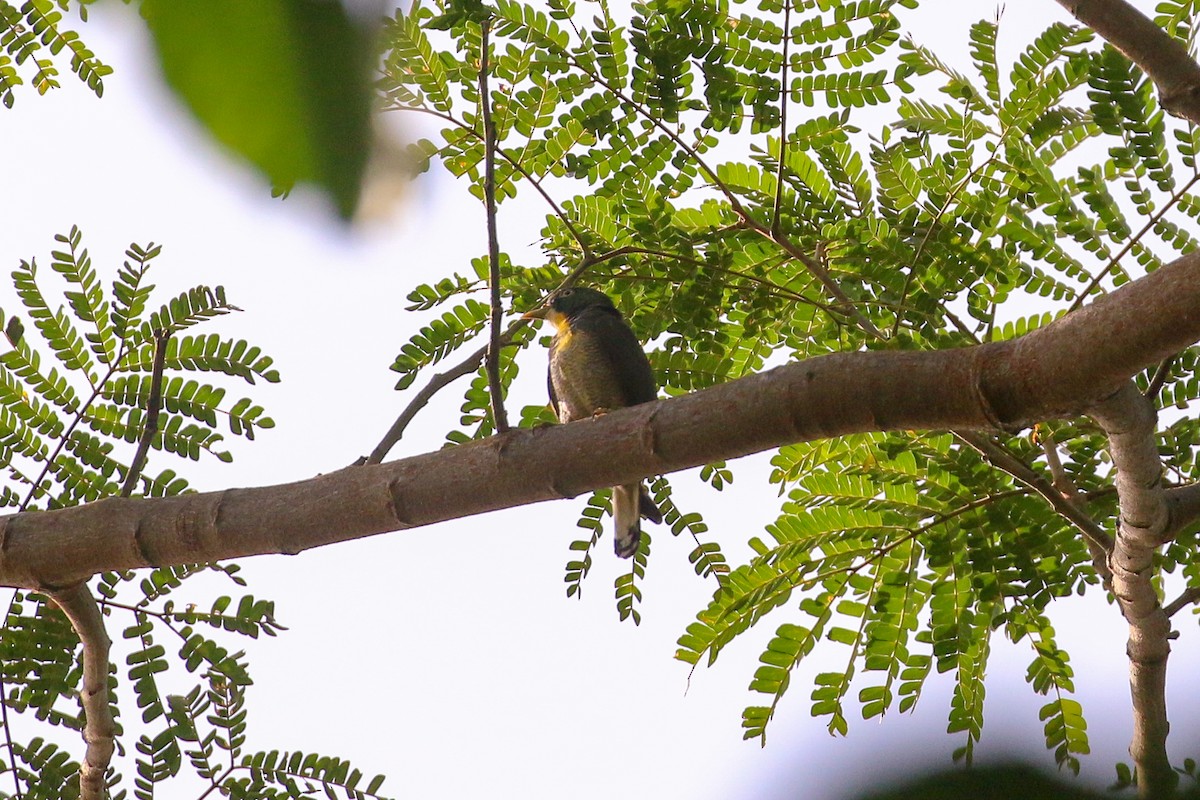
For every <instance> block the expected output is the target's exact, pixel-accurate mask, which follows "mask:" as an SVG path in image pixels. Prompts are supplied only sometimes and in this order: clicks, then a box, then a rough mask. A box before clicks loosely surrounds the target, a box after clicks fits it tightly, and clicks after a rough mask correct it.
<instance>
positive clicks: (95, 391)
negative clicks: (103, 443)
mask: <svg viewBox="0 0 1200 800" xmlns="http://www.w3.org/2000/svg"><path fill="white" fill-rule="evenodd" d="M123 354H124V351H122V352H121V353H119V354H118V355H117V358H116V359H114V360H113V363H112V364H111V365H110V366H109V368H108V372H106V373H105V374H104V377H103V378H101V379H100V380H99V381H98V382H97V383H96V385H95V386H94V387H92V393H91V395H90V396H89V397H88V399H87V401H86V402H85V403H84V404H83V405H82V406H80V407H79V410H78V411H76V412H75V417H74V418H73V419H72V420H71V424H70V425H68V426H67V429H66V430H65V431H63V433H62V436H60V437H59V439H58V444H56V445H55V446H54V451H53V452H52V453H50V456H49V457H48V458H47V459H46V463H45V464H43V465H42V469H41V472H39V473H38V476H37V477H36V478H35V479H34V480H33V481H31V482H30V485H29V493H28V494H27V495H25V499H24V500H22V501H21V505H20V506H18V508H19V509H20V510H21V511H24V510H26V509H27V508H29V504H30V503H31V502H32V501H33V499H34V498H35V497H37V496H38V491H39V487H40V486H41V483H42V481H43V480H45V478H46V476H47V475H48V474H49V473H50V468H51V467H53V466H54V464H55V463H56V462H57V461H58V456H59V454H60V453H61V452H62V451H63V448H64V447H66V446H67V442H69V441H70V440H71V434H73V433H74V432H75V428H77V427H79V423H80V422H82V421H83V418H84V416H86V415H87V411H88V409H89V408H91V407H92V403H94V402H96V398H97V397H99V396H100V392H101V391H102V390H103V389H104V386H105V384H107V383H108V379H109V378H111V377H112V376H113V375H114V374H115V373H116V371H117V365H118V364H120V363H121V357H122V355H123Z"/></svg>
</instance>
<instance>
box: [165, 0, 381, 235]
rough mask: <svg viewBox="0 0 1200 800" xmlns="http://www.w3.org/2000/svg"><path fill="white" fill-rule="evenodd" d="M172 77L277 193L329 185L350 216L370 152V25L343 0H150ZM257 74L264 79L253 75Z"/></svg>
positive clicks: (186, 97) (210, 124)
mask: <svg viewBox="0 0 1200 800" xmlns="http://www.w3.org/2000/svg"><path fill="white" fill-rule="evenodd" d="M141 11H142V15H143V16H144V17H145V18H146V23H147V25H148V26H149V28H150V31H151V33H152V34H153V40H154V44H155V47H156V49H157V52H158V58H159V61H160V63H161V65H162V71H163V76H164V77H165V78H166V80H167V82H168V83H169V84H170V85H171V87H172V88H173V89H174V90H175V92H176V93H177V94H178V95H179V97H180V99H181V100H182V101H183V102H184V103H185V104H186V105H187V106H188V108H190V109H191V111H192V113H194V114H195V115H196V117H197V118H198V119H199V120H200V121H201V123H202V124H203V125H204V126H205V128H207V129H208V131H209V132H210V133H211V134H212V135H213V137H214V138H216V139H217V141H219V142H221V143H222V144H223V145H225V146H227V147H229V148H231V149H232V150H233V151H234V152H236V153H237V154H238V155H240V156H242V157H243V158H245V159H246V160H248V161H249V162H250V163H251V164H253V165H254V166H255V167H256V168H257V169H258V170H259V171H261V172H262V173H264V174H265V175H266V176H267V178H268V179H269V180H270V181H271V183H272V184H273V186H274V187H275V190H276V192H279V193H285V194H286V193H287V192H288V191H290V190H291V187H292V186H293V185H294V184H296V183H301V182H308V183H313V184H315V185H317V186H318V187H320V188H321V189H322V190H324V191H325V192H326V193H327V194H328V195H329V199H330V200H332V201H333V205H334V207H335V209H336V210H337V212H338V213H339V214H340V215H341V216H342V218H343V219H348V218H349V217H350V216H351V215H352V214H353V213H354V208H355V206H356V205H357V203H358V192H359V186H360V184H361V180H362V175H363V170H364V169H365V167H366V158H367V155H368V154H369V152H370V142H371V135H370V124H371V122H370V108H371V94H370V84H369V77H368V75H369V70H370V67H371V62H370V54H371V52H372V49H371V44H370V41H371V37H370V35H369V34H370V32H369V31H368V30H366V29H365V28H364V27H363V26H361V25H359V24H357V23H356V22H355V20H354V19H353V18H352V17H351V16H350V15H349V13H348V11H347V10H346V8H345V7H344V6H343V5H342V4H341V3H329V2H321V0H289V2H287V3H242V2H238V0H227V1H226V2H221V1H220V0H214V1H213V2H207V1H206V2H176V0H145V1H144V2H143V3H142V6H141ZM247 75H254V76H257V77H256V79H255V80H246V76H247Z"/></svg>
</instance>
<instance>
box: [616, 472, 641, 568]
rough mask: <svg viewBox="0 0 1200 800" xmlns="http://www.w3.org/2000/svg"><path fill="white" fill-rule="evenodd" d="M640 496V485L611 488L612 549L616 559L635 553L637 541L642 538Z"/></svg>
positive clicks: (632, 484)
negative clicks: (614, 527)
mask: <svg viewBox="0 0 1200 800" xmlns="http://www.w3.org/2000/svg"><path fill="white" fill-rule="evenodd" d="M641 496H642V495H641V484H640V483H630V484H627V485H625V486H614V487H613V490H612V499H613V519H614V520H615V521H616V533H615V536H614V538H613V548H614V549H615V550H616V551H617V557H618V558H629V557H630V556H632V555H633V554H634V553H636V552H637V548H638V540H640V539H641V538H642V525H641V520H640V517H641V513H640V511H641V508H640V501H641Z"/></svg>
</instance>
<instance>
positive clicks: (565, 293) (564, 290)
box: [558, 289, 575, 297]
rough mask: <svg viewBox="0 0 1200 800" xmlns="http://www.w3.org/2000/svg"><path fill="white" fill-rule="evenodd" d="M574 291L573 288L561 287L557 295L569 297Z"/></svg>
mask: <svg viewBox="0 0 1200 800" xmlns="http://www.w3.org/2000/svg"><path fill="white" fill-rule="evenodd" d="M574 293H575V290H574V289H563V290H562V291H561V292H559V293H558V296H559V297H570V296H571V295H572V294H574Z"/></svg>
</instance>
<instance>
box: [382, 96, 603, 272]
mask: <svg viewBox="0 0 1200 800" xmlns="http://www.w3.org/2000/svg"><path fill="white" fill-rule="evenodd" d="M393 110H395V111H415V112H417V113H418V114H426V115H428V116H431V117H436V118H437V119H440V120H442V121H443V122H448V123H450V124H451V125H454V126H455V127H457V128H458V129H459V130H461V131H463V132H464V133H465V134H467V135H468V136H474V137H475V138H476V139H482V138H483V137H481V136H480V135H479V131H477V130H475V129H474V128H473V127H471V126H470V125H468V124H467V123H465V122H463V121H462V120H460V119H457V118H455V117H453V116H451V115H450V114H445V113H443V112H441V111H435V110H434V109H432V108H420V107H417V106H393ZM495 152H496V154H497V155H499V156H500V157H501V158H503V159H504V160H505V161H507V162H508V165H509V166H510V167H512V168H513V169H514V170H516V171H517V172H519V173H521V176H522V177H523V178H525V180H527V181H529V184H530V185H531V186H532V187H533V188H534V189H535V190H536V191H537V193H538V194H540V195H541V196H542V199H543V200H545V201H546V205H548V206H550V208H551V210H553V211H554V216H556V217H558V220H559V222H561V223H562V224H563V227H564V228H566V229H567V232H568V233H569V234H571V238H572V239H574V240H575V243H576V244H577V245H579V250H580V252H581V253H582V254H583V257H584V258H588V257H589V256H590V255H591V248H590V247H589V246H588V243H587V240H585V239H584V238H583V234H581V233H580V232H579V229H578V228H576V227H575V223H573V222H571V218H570V217H568V216H567V213H566V212H565V211H563V210H562V207H561V206H559V204H558V203H556V202H554V198H553V197H551V196H550V193H549V192H548V191H546V188H545V187H544V186H542V182H541V181H540V180H539V179H538V178H535V177H534V176H533V174H532V173H531V172H529V170H527V169H526V168H525V167H524V166H523V165H522V164H521V162H520V161H518V160H517V159H515V158H513V157H512V156H511V155H509V154H508V153H507V152H505V150H504V148H502V147H498V148H496V151H495Z"/></svg>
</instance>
